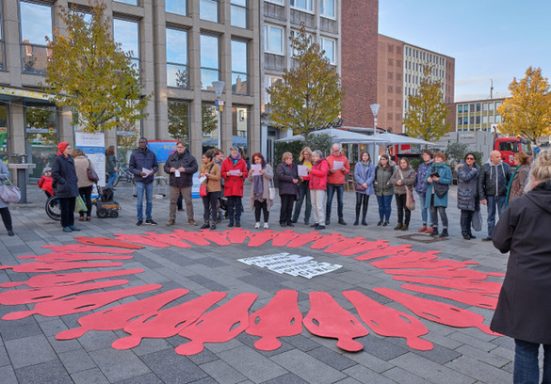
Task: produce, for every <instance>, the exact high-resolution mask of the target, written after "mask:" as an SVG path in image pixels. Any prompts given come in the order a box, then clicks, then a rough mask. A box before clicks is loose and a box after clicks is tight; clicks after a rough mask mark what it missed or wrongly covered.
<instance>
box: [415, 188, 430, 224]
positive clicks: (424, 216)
mask: <svg viewBox="0 0 551 384" xmlns="http://www.w3.org/2000/svg"><path fill="white" fill-rule="evenodd" d="M417 195H418V196H419V205H420V208H421V220H423V225H427V224H428V226H429V227H430V226H431V221H427V220H429V218H430V217H429V209H428V208H427V207H425V199H426V198H427V192H417Z"/></svg>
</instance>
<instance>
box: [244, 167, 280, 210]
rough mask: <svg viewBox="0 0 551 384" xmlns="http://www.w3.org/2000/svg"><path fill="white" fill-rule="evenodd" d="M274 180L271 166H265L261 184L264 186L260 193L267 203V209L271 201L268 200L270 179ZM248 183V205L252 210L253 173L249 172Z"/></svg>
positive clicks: (270, 205)
mask: <svg viewBox="0 0 551 384" xmlns="http://www.w3.org/2000/svg"><path fill="white" fill-rule="evenodd" d="M273 178H274V170H273V169H272V166H271V165H270V164H266V166H265V167H264V177H263V178H262V182H263V183H262V184H263V186H264V192H263V193H262V198H263V199H264V200H266V201H267V202H268V209H270V208H271V207H272V204H273V202H274V201H273V200H270V187H271V186H272V179H273ZM249 181H250V186H251V194H250V196H251V197H250V203H251V208H254V193H253V186H254V183H253V172H252V171H250V172H249Z"/></svg>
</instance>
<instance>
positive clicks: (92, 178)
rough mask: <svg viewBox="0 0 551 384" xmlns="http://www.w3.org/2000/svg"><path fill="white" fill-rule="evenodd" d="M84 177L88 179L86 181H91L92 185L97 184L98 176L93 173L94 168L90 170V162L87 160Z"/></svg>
mask: <svg viewBox="0 0 551 384" xmlns="http://www.w3.org/2000/svg"><path fill="white" fill-rule="evenodd" d="M86 176H87V177H88V180H90V181H93V182H94V183H97V182H98V181H99V177H98V174H97V173H96V171H94V168H92V163H90V160H88V168H86Z"/></svg>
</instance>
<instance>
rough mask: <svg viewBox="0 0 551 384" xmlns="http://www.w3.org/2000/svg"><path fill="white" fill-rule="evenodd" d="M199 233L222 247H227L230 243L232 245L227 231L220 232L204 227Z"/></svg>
mask: <svg viewBox="0 0 551 384" xmlns="http://www.w3.org/2000/svg"><path fill="white" fill-rule="evenodd" d="M199 235H200V236H201V237H202V238H203V239H205V240H207V241H210V242H211V243H213V244H216V245H218V246H220V247H226V246H228V245H231V243H230V242H229V240H228V237H227V234H226V232H225V231H222V232H218V231H211V230H208V229H204V230H201V231H199Z"/></svg>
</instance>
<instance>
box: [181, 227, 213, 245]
mask: <svg viewBox="0 0 551 384" xmlns="http://www.w3.org/2000/svg"><path fill="white" fill-rule="evenodd" d="M172 235H173V236H174V237H176V238H177V239H181V240H184V241H187V242H188V243H191V244H194V245H198V246H200V247H206V246H209V245H210V242H209V241H207V240H206V239H205V238H204V237H203V236H198V233H197V232H188V231H184V230H183V229H177V230H175V231H174V233H173V234H172Z"/></svg>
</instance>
